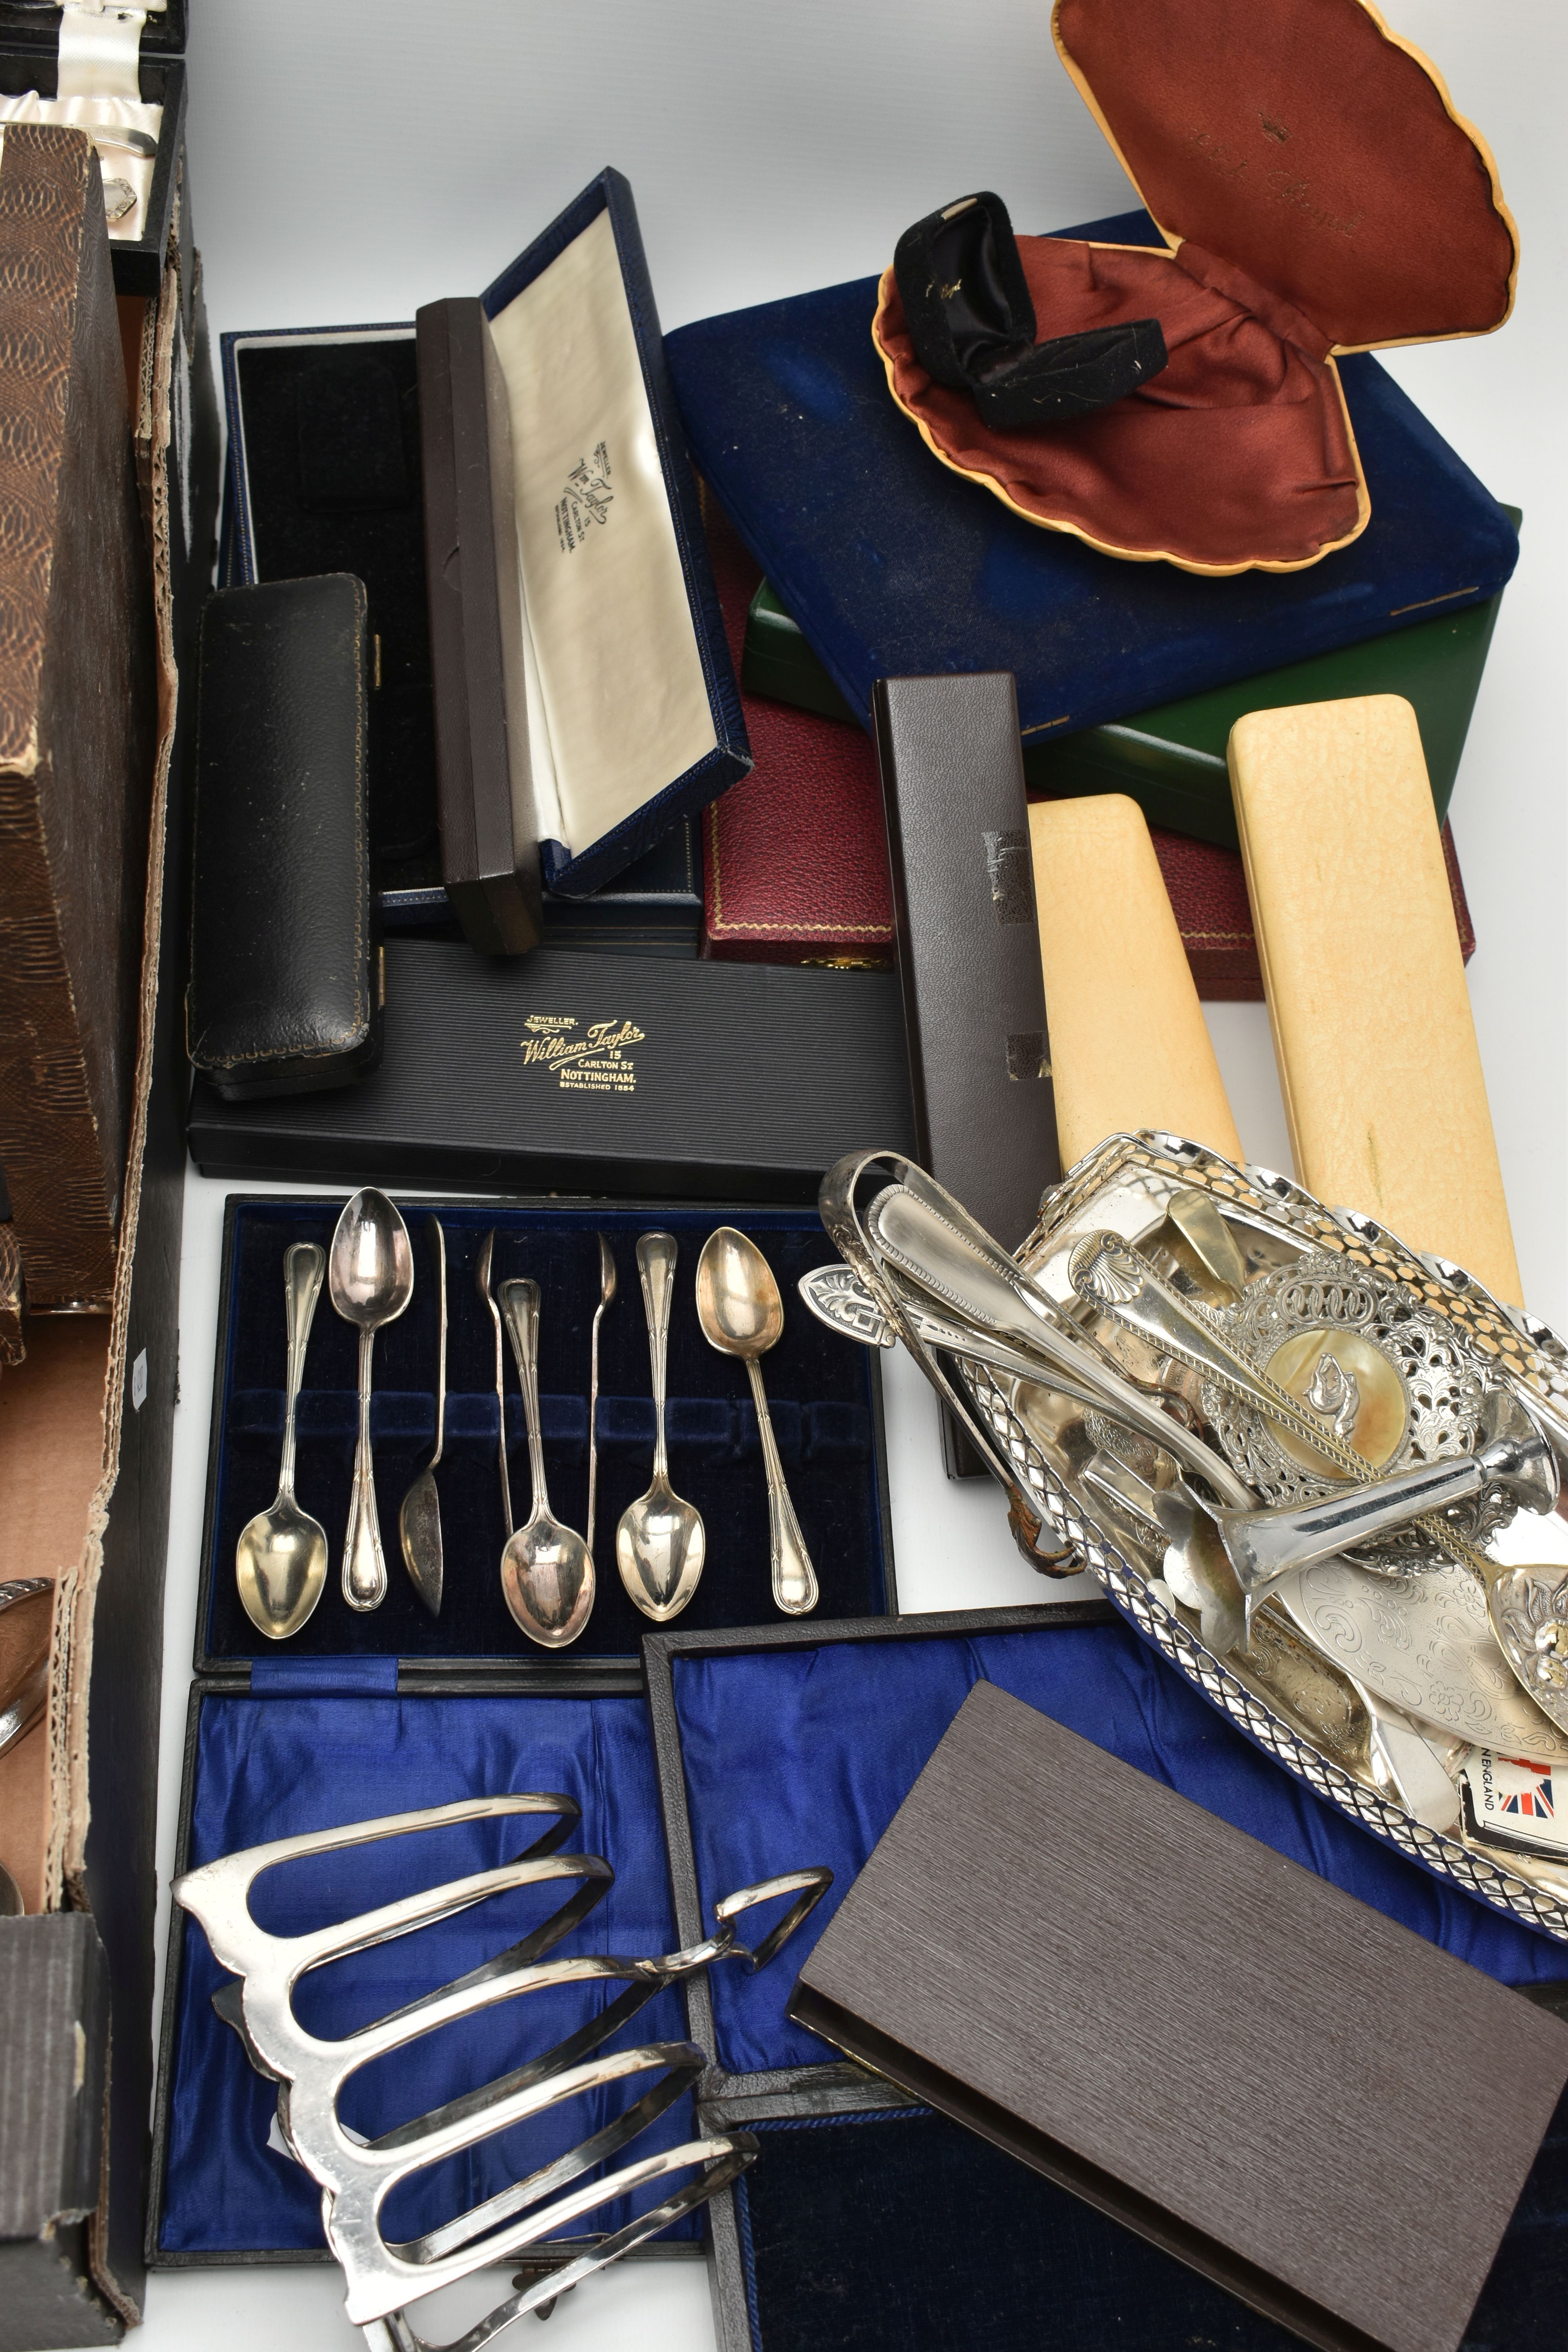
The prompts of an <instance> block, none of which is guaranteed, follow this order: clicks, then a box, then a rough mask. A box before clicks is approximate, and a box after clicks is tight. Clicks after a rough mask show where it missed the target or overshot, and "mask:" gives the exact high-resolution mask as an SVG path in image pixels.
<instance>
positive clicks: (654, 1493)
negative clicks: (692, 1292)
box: [616, 1234, 707, 1625]
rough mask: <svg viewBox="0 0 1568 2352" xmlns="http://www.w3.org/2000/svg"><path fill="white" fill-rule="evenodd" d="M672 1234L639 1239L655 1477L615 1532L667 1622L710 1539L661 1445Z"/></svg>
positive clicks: (647, 1596) (624, 1575) (630, 1576)
mask: <svg viewBox="0 0 1568 2352" xmlns="http://www.w3.org/2000/svg"><path fill="white" fill-rule="evenodd" d="M675 1259H676V1244H675V1236H674V1234H643V1235H642V1237H641V1239H640V1240H639V1241H638V1243H637V1273H638V1275H639V1276H641V1279H642V1297H643V1311H644V1313H645V1314H646V1316H647V1346H648V1357H649V1360H650V1363H651V1365H652V1370H653V1410H654V1448H653V1479H652V1482H651V1484H650V1485H649V1486H648V1490H647V1494H646V1495H640V1496H638V1497H637V1501H636V1502H635V1503H628V1504H627V1506H626V1509H625V1510H624V1511H623V1512H622V1514H621V1523H620V1526H619V1527H618V1528H616V1567H617V1568H618V1569H619V1570H620V1572H621V1582H622V1583H623V1584H624V1585H625V1586H626V1591H627V1593H628V1594H629V1595H630V1597H631V1599H632V1601H634V1602H635V1603H636V1605H637V1608H639V1609H640V1610H641V1611H642V1613H643V1615H644V1616H645V1617H651V1618H652V1619H653V1622H654V1623H655V1624H656V1625H668V1622H669V1621H670V1619H671V1618H672V1617H679V1614H680V1612H681V1611H682V1610H683V1609H684V1608H685V1606H686V1604H687V1602H688V1601H689V1600H690V1598H691V1596H692V1594H693V1593H694V1592H695V1591H696V1590H697V1586H698V1580H699V1579H700V1577H701V1574H702V1563H703V1559H704V1558H705V1557H706V1553H707V1537H706V1535H705V1533H704V1531H703V1527H702V1515H701V1513H700V1511H699V1510H698V1509H697V1507H696V1506H695V1505H694V1504H692V1503H686V1502H683V1501H682V1500H681V1498H680V1496H679V1495H678V1494H677V1493H676V1491H675V1489H674V1487H673V1486H671V1485H670V1483H669V1463H668V1456H667V1454H666V1452H665V1443H664V1387H665V1372H666V1365H667V1362H668V1350H669V1308H670V1302H671V1299H672V1297H673V1295H674V1290H675Z"/></svg>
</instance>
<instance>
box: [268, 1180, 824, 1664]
mask: <svg viewBox="0 0 1568 2352" xmlns="http://www.w3.org/2000/svg"><path fill="white" fill-rule="evenodd" d="M426 1234H427V1236H428V1240H429V1244H430V1251H431V1255H432V1258H433V1261H434V1264H435V1268H436V1279H437V1332H438V1341H437V1388H436V1442H435V1447H434V1451H433V1452H432V1454H431V1456H430V1459H429V1461H428V1462H427V1463H426V1465H425V1467H424V1469H423V1470H422V1471H421V1472H420V1473H419V1475H418V1476H417V1477H416V1479H415V1480H414V1482H413V1484H412V1486H410V1487H409V1489H408V1491H407V1493H406V1494H405V1496H404V1498H403V1503H402V1507H401V1508H400V1510H399V1513H398V1533H399V1538H400V1540H401V1545H402V1550H403V1557H404V1561H405V1566H406V1567H407V1570H408V1573H409V1577H410V1579H411V1580H412V1582H413V1584H414V1588H415V1591H416V1592H417V1593H418V1595H419V1598H420V1600H421V1601H423V1602H424V1604H425V1606H426V1609H427V1610H428V1611H429V1612H430V1613H431V1615H432V1616H437V1615H438V1614H439V1612H440V1608H441V1599H442V1590H443V1584H444V1579H445V1561H444V1557H443V1550H442V1538H441V1506H440V1496H439V1492H438V1489H437V1483H436V1475H435V1474H436V1470H437V1465H439V1463H440V1460H441V1456H442V1454H443V1451H444V1449H445V1440H446V1406H447V1247H446V1235H445V1234H444V1232H443V1230H442V1226H441V1223H440V1220H439V1218H437V1217H436V1216H435V1215H430V1216H427V1217H426ZM495 1238H496V1237H495V1234H494V1232H493V1230H492V1231H491V1232H490V1233H489V1234H486V1236H485V1238H484V1240H483V1242H482V1243H481V1244H480V1247H479V1255H478V1258H477V1260H476V1264H475V1269H474V1272H475V1286H476V1288H477V1289H478V1291H479V1297H481V1298H482V1299H483V1300H484V1302H485V1305H486V1307H487V1308H488V1310H489V1315H490V1318H491V1320H492V1323H493V1325H494V1331H495V1385H496V1401H497V1406H498V1411H499V1415H500V1440H499V1469H500V1488H501V1507H502V1511H503V1513H504V1516H505V1520H506V1526H507V1528H508V1530H509V1533H508V1538H507V1542H506V1547H505V1549H504V1550H503V1552H502V1554H501V1562H500V1579H501V1591H502V1593H503V1595H504V1598H505V1601H506V1604H507V1608H508V1609H509V1611H510V1613H511V1616H512V1618H513V1620H514V1622H516V1624H517V1625H518V1626H519V1627H520V1629H521V1632H522V1633H525V1634H526V1635H527V1636H528V1638H529V1639H530V1641H532V1642H536V1643H539V1644H540V1646H541V1647H542V1648H543V1649H550V1650H558V1649H564V1648H565V1647H567V1645H568V1644H569V1643H573V1642H574V1641H576V1640H577V1638H578V1637H579V1635H580V1634H581V1633H583V1631H584V1627H585V1626H586V1624H587V1622H588V1619H589V1617H590V1615H591V1614H592V1612H593V1608H594V1601H595V1589H596V1575H595V1566H594V1522H595V1507H596V1502H597V1492H598V1397H599V1331H600V1325H601V1324H602V1322H603V1320H604V1317H605V1312H606V1310H607V1309H608V1308H609V1307H611V1306H612V1305H613V1303H614V1301H615V1297H616V1261H615V1255H614V1253H613V1252H612V1250H611V1248H610V1245H609V1244H608V1242H607V1241H606V1240H605V1236H604V1234H600V1235H599V1236H598V1242H599V1270H600V1286H599V1302H598V1306H597V1307H596V1309H595V1315H594V1319H593V1337H592V1342H591V1369H590V1375H589V1396H588V1531H587V1534H586V1536H585V1537H584V1536H581V1535H579V1534H578V1533H577V1532H576V1531H575V1529H574V1528H568V1527H566V1526H564V1525H563V1523H562V1522H561V1521H560V1520H559V1519H557V1518H556V1517H555V1516H554V1514H553V1513H552V1510H551V1507H550V1496H549V1489H548V1486H547V1484H546V1480H545V1470H544V1446H543V1436H542V1425H541V1420H540V1407H539V1328H540V1294H539V1286H538V1284H537V1283H536V1282H533V1281H531V1280H528V1279H526V1278H513V1279H511V1280H509V1281H506V1282H503V1283H501V1284H500V1286H499V1289H498V1288H497V1287H496V1286H495V1285H494V1282H493V1260H494V1248H495ZM676 1259H677V1244H676V1241H675V1237H674V1235H673V1234H665V1233H647V1234H642V1235H641V1236H640V1238H639V1239H638V1242H637V1273H638V1276H639V1279H640V1282H641V1286H642V1296H643V1307H644V1312H645V1315H646V1317H647V1332H648V1351H649V1359H650V1363H651V1368H652V1390H653V1403H654V1430H655V1437H654V1458H653V1476H652V1479H651V1482H650V1484H649V1486H648V1489H647V1493H646V1494H645V1495H642V1496H639V1497H638V1498H637V1501H636V1502H634V1503H631V1504H629V1505H628V1506H627V1507H626V1510H625V1511H624V1512H623V1513H622V1515H621V1518H620V1523H619V1525H618V1527H617V1528H616V1568H617V1570H619V1573H620V1578H621V1581H622V1583H623V1585H624V1586H625V1588H626V1592H627V1594H628V1596H629V1598H630V1599H631V1600H632V1601H633V1602H634V1603H635V1604H636V1606H637V1608H638V1609H639V1610H640V1611H641V1612H642V1613H643V1615H644V1616H645V1617H648V1618H651V1619H652V1620H653V1622H655V1623H656V1624H661V1625H662V1624H668V1622H669V1621H670V1620H671V1619H672V1618H674V1617H678V1616H679V1614H680V1612H681V1611H682V1610H683V1609H684V1608H686V1606H687V1604H688V1603H689V1601H690V1599H691V1596H692V1594H693V1593H694V1592H695V1591H696V1590H697V1586H698V1583H699V1580H700V1577H701V1575H702V1570H703V1566H704V1562H705V1559H706V1556H707V1537H706V1531H705V1529H704V1528H703V1524H702V1517H701V1514H700V1512H699V1511H698V1510H697V1508H696V1507H695V1506H694V1505H692V1504H690V1503H688V1502H686V1501H684V1500H683V1499H682V1498H681V1497H680V1496H679V1495H677V1494H676V1492H675V1490H674V1488H673V1487H672V1486H671V1485H670V1481H669V1469H668V1457H667V1452H666V1442H665V1386H666V1368H667V1363H668V1342H669V1317H670V1308H671V1305H672V1302H673V1297H674V1285H675V1266H676ZM323 1277H324V1278H325V1280H326V1283H327V1290H328V1296H329V1297H330V1298H331V1303H332V1305H333V1307H335V1308H336V1309H337V1312H338V1313H339V1314H340V1315H341V1316H342V1318H344V1320H345V1321H346V1322H349V1323H352V1324H353V1325H354V1326H355V1328H357V1330H358V1332H359V1437H358V1444H357V1445H356V1448H355V1453H354V1468H353V1488H352V1492H351V1496H350V1502H349V1517H348V1527H347V1531H346V1533H345V1536H344V1540H343V1555H342V1592H343V1598H344V1600H345V1601H346V1602H347V1603H348V1605H349V1607H350V1608H351V1609H354V1610H358V1611H362V1612H363V1611H368V1610H372V1609H377V1608H379V1607H380V1605H381V1603H382V1601H384V1599H385V1598H386V1590H387V1576H386V1559H385V1554H384V1549H383V1546H382V1538H381V1523H380V1517H379V1514H378V1511H377V1507H376V1496H375V1472H374V1458H373V1453H372V1446H371V1434H370V1400H371V1367H372V1355H373V1350H374V1341H375V1334H376V1333H377V1331H379V1330H381V1329H382V1328H384V1326H385V1325H387V1324H389V1323H394V1322H395V1321H396V1320H397V1318H398V1317H399V1316H401V1315H402V1314H404V1313H405V1310H406V1308H407V1307H408V1303H409V1301H410V1299H411V1298H412V1297H413V1296H414V1255H413V1249H412V1246H411V1244H410V1241H409V1235H408V1228H407V1226H406V1225H405V1223H404V1221H403V1217H402V1215H401V1214H400V1213H399V1211H398V1210H397V1208H396V1207H395V1204H394V1203H393V1202H391V1201H389V1200H388V1199H387V1197H386V1195H385V1193H384V1192H377V1191H375V1190H374V1188H366V1189H365V1190H363V1191H362V1192H356V1193H354V1194H353V1198H352V1199H351V1200H349V1201H347V1202H345V1203H344V1206H343V1210H342V1214H341V1216H340V1217H339V1219H338V1223H337V1230H336V1231H335V1233H334V1234H333V1235H332V1241H331V1249H330V1250H322V1249H321V1246H320V1244H317V1243H315V1242H295V1243H293V1244H290V1246H289V1248H288V1249H287V1250H286V1251H285V1253H284V1257H283V1286H284V1303H285V1313H286V1334H287V1367H288V1368H287V1381H286V1389H285V1400H284V1423H283V1448H282V1456H281V1460H280V1463H279V1481H278V1494H277V1497H276V1499H275V1500H274V1502H273V1503H272V1504H271V1506H270V1507H269V1508H268V1509H267V1510H265V1511H261V1512H258V1514H257V1516H256V1517H254V1518H253V1519H251V1520H250V1521H249V1522H248V1523H247V1526H246V1527H245V1528H244V1529H243V1530H242V1531H241V1534H240V1538H239V1541H238V1545H237V1550H236V1559H235V1570H236V1577H237V1583H238V1588H239V1595H240V1599H241V1601H242V1602H243V1604H244V1606H245V1609H246V1612H247V1615H248V1616H249V1618H250V1620H251V1622H252V1623H253V1624H254V1625H256V1626H257V1628H258V1631H259V1632H261V1633H264V1634H266V1635H267V1636H268V1639H270V1640H273V1641H284V1640H286V1639H287V1638H288V1637H289V1634H291V1633H297V1632H298V1631H299V1629H300V1626H301V1625H303V1624H304V1622H305V1621H306V1619H307V1618H308V1617H309V1616H310V1612H311V1611H312V1610H313V1609H314V1608H315V1606H316V1603H317V1601H319V1600H320V1599H321V1592H322V1590H323V1588H324V1586H325V1583H326V1578H327V1564H328V1547H327V1538H326V1531H325V1529H324V1528H322V1527H321V1524H320V1522H319V1521H318V1520H316V1519H313V1518H312V1517H310V1514H309V1512H307V1511H305V1510H304V1509H303V1508H302V1507H300V1504H299V1502H298V1501H297V1500H296V1498H295V1494H294V1454H295V1414H296V1409H297V1407H298V1403H299V1397H300V1386H301V1382H302V1380H303V1376H304V1365H305V1349H306V1345H307V1343H308V1341H309V1339H310V1325H311V1322H312V1320H313V1318H314V1316H315V1311H316V1305H317V1301H318V1300H319V1298H320V1297H321V1283H322V1279H323ZM697 1312H698V1320H699V1323H700V1327H701V1329H702V1332H703V1336H704V1337H705V1338H706V1339H707V1340H708V1341H709V1343H710V1346H712V1347H713V1348H715V1349H718V1350H719V1351H720V1352H721V1354H724V1355H729V1356H734V1357H737V1358H739V1359H741V1360H742V1361H743V1362H744V1363H745V1365H746V1369H747V1372H748V1374H749V1376H750V1381H751V1390H752V1404H753V1407H754V1410H755V1412H756V1418H757V1427H758V1434H759V1437H760V1440H761V1444H762V1450H763V1465H764V1468H765V1470H766V1474H767V1482H768V1516H769V1532H770V1539H771V1540H770V1553H771V1562H772V1571H773V1600H774V1602H775V1604H776V1605H777V1607H778V1608H779V1609H780V1610H782V1611H783V1612H784V1613H785V1614H786V1615H790V1616H803V1615H805V1613H806V1612H809V1611H810V1610H812V1609H814V1608H815V1607H816V1600H817V1582H816V1571H815V1570H814V1569H813V1567H812V1563H811V1559H810V1556H809V1554H808V1552H807V1550H806V1548H805V1540H804V1538H803V1537H802V1535H801V1532H800V1527H799V1523H798V1521H797V1520H796V1518H795V1509H794V1506H793V1505H792V1503H791V1501H790V1497H789V1490H788V1487H787V1486H786V1485H785V1481H784V1468H783V1465H782V1464H781V1462H780V1459H779V1452H778V1446H777V1444H776V1442H775V1440H774V1436H773V1423H772V1421H771V1419H770V1417H769V1413H768V1406H767V1397H766V1394H765V1392H764V1391H763V1376H762V1368H761V1363H760V1359H761V1358H762V1357H763V1355H765V1354H766V1353H767V1352H768V1350H769V1349H772V1348H773V1347H775V1346H776V1345H777V1343H778V1339H779V1338H780V1335H781V1333H782V1332H783V1329H784V1305H783V1301H782V1299H781V1297H780V1295H779V1288H778V1284H777V1282H776V1280H775V1279H774V1277H773V1269H772V1268H771V1267H770V1266H769V1265H768V1263H767V1260H766V1259H765V1258H764V1257H763V1254H762V1252H761V1251H760V1250H759V1249H758V1248H757V1246H756V1244H755V1243H754V1242H752V1240H751V1239H750V1238H749V1237H748V1236H747V1235H746V1234H742V1233H739V1232H737V1231H736V1230H735V1228H734V1227H733V1226H729V1225H721V1226H720V1227H719V1228H718V1230H717V1231H716V1232H714V1233H712V1234H710V1235H709V1237H708V1240H707V1241H706V1243H705V1244H703V1248H702V1252H701V1255H700V1258H699V1261H698V1268H697ZM503 1328H504V1330H505V1333H506V1335H507V1338H508V1339H510V1343H511V1349H512V1354H513V1356H514V1358H515V1359H516V1362H517V1371H518V1379H519V1381H520V1383H521V1390H522V1403H523V1417H524V1421H525V1423H526V1426H527V1431H528V1449H529V1465H530V1471H531V1487H532V1500H531V1510H530V1514H529V1517H528V1518H527V1519H526V1520H525V1521H524V1522H523V1524H522V1525H521V1527H520V1526H519V1525H518V1524H517V1522H516V1520H515V1518H514V1517H513V1513H512V1504H511V1482H510V1472H509V1468H508V1463H507V1443H506V1397H505V1385H504V1374H505V1352H504V1348H503V1344H502V1337H501V1335H502V1331H503Z"/></svg>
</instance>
